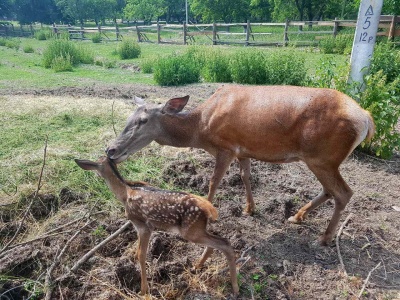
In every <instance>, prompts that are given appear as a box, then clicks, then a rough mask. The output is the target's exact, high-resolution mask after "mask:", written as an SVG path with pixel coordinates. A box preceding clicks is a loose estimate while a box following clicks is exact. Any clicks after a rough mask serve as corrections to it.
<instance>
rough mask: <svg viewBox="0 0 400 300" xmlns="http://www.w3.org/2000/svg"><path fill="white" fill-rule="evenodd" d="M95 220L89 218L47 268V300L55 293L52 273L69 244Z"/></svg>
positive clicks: (45, 288)
mask: <svg viewBox="0 0 400 300" xmlns="http://www.w3.org/2000/svg"><path fill="white" fill-rule="evenodd" d="M92 222H93V220H88V221H87V222H86V223H85V225H83V226H82V227H81V228H79V230H77V232H75V234H74V235H73V236H72V237H71V238H70V239H69V240H68V241H67V242H66V243H65V246H64V248H63V249H62V250H61V252H60V253H59V254H58V255H57V257H56V258H55V259H54V262H53V263H52V264H51V266H50V268H48V269H47V273H46V277H45V280H44V290H45V291H46V296H45V300H50V299H51V294H52V293H53V289H54V286H53V282H52V279H51V275H52V273H53V271H54V269H55V268H56V267H57V266H58V264H59V263H60V261H61V258H62V256H63V255H64V253H65V251H66V250H67V249H68V247H69V245H70V244H71V243H72V241H73V240H74V239H75V238H76V237H77V236H78V234H80V233H81V231H82V230H83V229H85V228H86V227H87V226H89V225H90V224H91V223H92Z"/></svg>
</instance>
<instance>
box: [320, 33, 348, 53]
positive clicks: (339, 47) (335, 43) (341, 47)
mask: <svg viewBox="0 0 400 300" xmlns="http://www.w3.org/2000/svg"><path fill="white" fill-rule="evenodd" d="M352 45H353V37H352V35H348V34H343V35H337V36H336V37H333V36H328V37H325V38H324V39H322V40H320V41H319V48H320V49H321V51H322V52H323V53H325V54H333V53H337V54H350V52H351V47H352Z"/></svg>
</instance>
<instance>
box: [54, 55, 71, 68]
mask: <svg viewBox="0 0 400 300" xmlns="http://www.w3.org/2000/svg"><path fill="white" fill-rule="evenodd" d="M51 69H52V70H53V71H54V72H65V71H72V63H71V57H70V56H69V54H67V55H66V56H62V55H60V56H56V57H54V58H53V60H52V62H51Z"/></svg>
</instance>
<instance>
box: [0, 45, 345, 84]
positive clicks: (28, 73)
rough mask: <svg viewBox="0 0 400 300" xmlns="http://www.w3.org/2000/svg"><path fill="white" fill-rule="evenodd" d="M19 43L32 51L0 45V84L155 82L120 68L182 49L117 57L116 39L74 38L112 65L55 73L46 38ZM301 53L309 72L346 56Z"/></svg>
mask: <svg viewBox="0 0 400 300" xmlns="http://www.w3.org/2000/svg"><path fill="white" fill-rule="evenodd" d="M15 42H16V43H20V44H21V45H22V47H23V46H24V45H29V46H30V47H32V48H33V49H34V53H24V52H23V50H22V47H20V49H19V50H16V49H15V48H8V47H5V46H0V73H1V76H0V88H11V89H16V88H21V87H23V88H55V87H58V86H85V85H91V84H94V83H100V84H101V83H104V84H127V83H142V84H151V85H152V84H156V83H155V81H154V79H153V75H152V74H144V73H142V72H132V71H131V70H130V69H129V68H121V67H120V66H121V65H123V64H125V65H126V64H135V65H139V66H140V64H141V62H142V61H144V60H146V59H147V60H155V59H156V58H157V57H159V56H167V55H170V54H172V53H174V52H183V51H184V50H185V49H186V48H187V46H184V45H157V44H152V43H140V47H141V56H140V57H139V58H136V59H128V60H121V59H120V58H119V57H118V55H117V54H116V49H117V48H118V45H119V42H102V43H99V44H94V43H92V42H91V41H84V42H82V41H76V43H77V44H78V45H84V47H85V48H86V49H88V51H89V52H91V53H93V54H94V58H95V61H96V60H97V61H98V60H108V61H115V62H116V63H115V65H116V67H115V68H106V67H103V66H101V65H94V64H93V65H79V66H78V67H74V68H73V71H72V72H60V73H55V72H54V71H53V70H51V69H45V68H44V67H43V52H44V51H45V49H46V48H47V46H48V45H49V43H50V41H49V40H44V41H39V40H37V39H33V38H32V39H29V38H21V39H15ZM218 49H220V50H221V51H222V52H224V53H229V54H232V55H233V54H234V53H236V52H237V51H241V50H243V49H244V48H243V47H242V46H218ZM259 49H260V51H263V52H266V53H267V54H268V53H269V52H280V51H282V49H279V48H259ZM298 51H299V52H306V53H305V61H306V66H307V72H308V73H309V74H313V72H314V70H315V66H316V65H317V63H318V62H319V61H320V59H321V57H325V56H333V57H334V59H335V60H337V61H338V62H343V61H344V60H346V59H348V56H345V55H331V54H329V55H327V54H321V53H319V52H318V51H316V50H315V49H314V48H306V49H298Z"/></svg>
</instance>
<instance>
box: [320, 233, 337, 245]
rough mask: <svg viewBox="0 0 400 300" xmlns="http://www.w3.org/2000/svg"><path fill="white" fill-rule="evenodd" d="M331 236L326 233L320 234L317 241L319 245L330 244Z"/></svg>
mask: <svg viewBox="0 0 400 300" xmlns="http://www.w3.org/2000/svg"><path fill="white" fill-rule="evenodd" d="M332 239H333V238H332V237H331V236H327V235H325V234H324V235H322V236H320V237H319V238H318V243H319V244H320V245H321V246H324V247H327V246H330V245H331V244H332Z"/></svg>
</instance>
